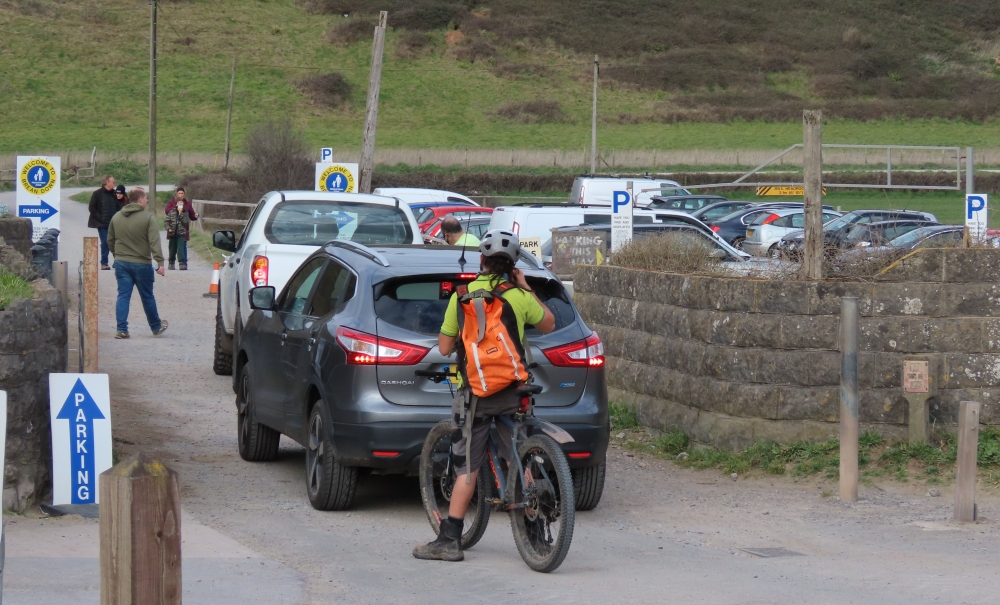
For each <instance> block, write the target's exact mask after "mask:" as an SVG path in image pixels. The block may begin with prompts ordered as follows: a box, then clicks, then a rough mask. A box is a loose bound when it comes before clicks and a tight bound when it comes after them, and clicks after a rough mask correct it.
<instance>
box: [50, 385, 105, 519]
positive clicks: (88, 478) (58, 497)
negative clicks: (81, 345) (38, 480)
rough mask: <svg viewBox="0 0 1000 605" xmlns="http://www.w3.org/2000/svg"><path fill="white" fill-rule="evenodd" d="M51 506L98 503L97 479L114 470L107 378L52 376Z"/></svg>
mask: <svg viewBox="0 0 1000 605" xmlns="http://www.w3.org/2000/svg"><path fill="white" fill-rule="evenodd" d="M49 413H50V415H51V418H52V504H54V505H59V504H97V503H98V502H97V495H98V489H97V477H98V476H99V475H100V474H101V473H103V472H104V471H106V470H108V469H109V468H111V395H110V391H109V389H108V375H107V374H49Z"/></svg>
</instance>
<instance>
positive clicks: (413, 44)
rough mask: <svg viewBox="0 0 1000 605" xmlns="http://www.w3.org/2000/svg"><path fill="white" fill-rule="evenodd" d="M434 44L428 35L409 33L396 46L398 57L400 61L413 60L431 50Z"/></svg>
mask: <svg viewBox="0 0 1000 605" xmlns="http://www.w3.org/2000/svg"><path fill="white" fill-rule="evenodd" d="M432 44H433V42H432V41H431V37H430V36H429V35H428V34H425V33H423V32H409V33H407V34H405V35H404V36H403V37H402V38H400V39H399V43H398V44H397V45H396V56H397V57H399V58H400V59H412V58H414V57H418V56H420V55H421V54H423V53H424V52H425V51H427V50H429V49H430V48H431V46H432Z"/></svg>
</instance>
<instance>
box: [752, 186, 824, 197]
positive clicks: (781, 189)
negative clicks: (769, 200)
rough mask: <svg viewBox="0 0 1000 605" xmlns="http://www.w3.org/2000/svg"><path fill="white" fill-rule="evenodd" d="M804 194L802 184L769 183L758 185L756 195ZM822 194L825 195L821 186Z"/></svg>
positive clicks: (804, 189)
mask: <svg viewBox="0 0 1000 605" xmlns="http://www.w3.org/2000/svg"><path fill="white" fill-rule="evenodd" d="M805 194H806V188H805V187H803V186H802V185H771V186H768V187H758V188H757V195H797V196H800V197H801V196H803V195H805ZM823 195H826V187H823Z"/></svg>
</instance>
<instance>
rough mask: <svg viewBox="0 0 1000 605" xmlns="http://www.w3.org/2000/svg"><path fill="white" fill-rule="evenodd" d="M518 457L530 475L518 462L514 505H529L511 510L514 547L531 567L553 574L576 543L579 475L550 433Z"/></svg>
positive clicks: (510, 498)
mask: <svg viewBox="0 0 1000 605" xmlns="http://www.w3.org/2000/svg"><path fill="white" fill-rule="evenodd" d="M517 455H518V457H519V458H520V460H521V466H522V467H523V468H524V476H523V477H518V476H517V474H518V467H517V465H516V464H512V465H511V467H510V469H509V471H508V475H507V476H508V479H507V492H508V493H507V502H508V504H510V503H513V504H516V505H523V506H520V507H519V508H514V509H511V511H510V525H511V530H512V531H513V532H514V543H515V544H516V545H517V551H518V552H519V553H521V558H522V559H524V562H525V563H527V564H528V567H530V568H531V569H534V570H535V571H540V572H542V573H548V572H550V571H554V570H555V569H556V568H558V567H559V566H560V565H562V562H563V560H564V559H565V558H566V555H567V554H568V553H569V546H570V542H572V541H573V523H574V515H575V502H576V500H575V498H574V496H573V477H572V475H571V474H570V471H569V463H568V462H566V455H565V454H564V453H563V451H562V448H560V447H559V444H557V443H556V442H555V440H553V439H552V438H551V437H549V436H547V435H534V436H532V437H529V438H528V439H526V440H524V441H523V442H521V444H520V446H519V447H518V452H517Z"/></svg>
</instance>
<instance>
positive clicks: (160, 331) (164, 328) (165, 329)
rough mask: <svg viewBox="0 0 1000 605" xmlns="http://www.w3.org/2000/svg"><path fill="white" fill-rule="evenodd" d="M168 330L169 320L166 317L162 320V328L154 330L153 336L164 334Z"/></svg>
mask: <svg viewBox="0 0 1000 605" xmlns="http://www.w3.org/2000/svg"><path fill="white" fill-rule="evenodd" d="M166 331H167V320H165V319H163V320H160V329H159V330H157V331H155V332H153V336H159V335H160V334H163V333H164V332H166Z"/></svg>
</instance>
